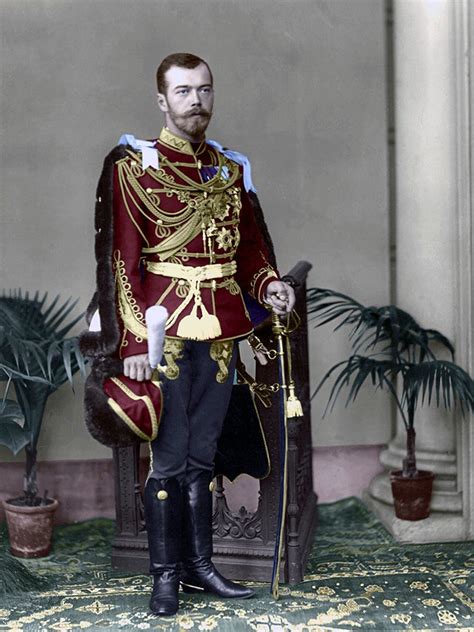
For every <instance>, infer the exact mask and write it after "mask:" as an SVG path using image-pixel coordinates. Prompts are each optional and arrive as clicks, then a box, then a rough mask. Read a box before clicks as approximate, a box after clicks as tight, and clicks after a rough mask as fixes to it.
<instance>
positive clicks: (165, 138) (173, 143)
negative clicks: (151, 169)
mask: <svg viewBox="0 0 474 632" xmlns="http://www.w3.org/2000/svg"><path fill="white" fill-rule="evenodd" d="M159 141H160V142H161V143H164V144H165V145H168V147H171V148H172V149H175V150H178V151H181V152H182V153H183V154H188V155H190V156H194V154H195V151H194V148H193V145H192V144H191V143H190V142H189V141H188V140H185V139H184V138H181V137H180V136H177V135H176V134H173V132H171V131H170V130H169V129H168V128H167V127H163V129H162V130H161V132H160V136H159ZM202 142H205V141H202Z"/></svg>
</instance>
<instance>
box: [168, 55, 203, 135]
mask: <svg viewBox="0 0 474 632" xmlns="http://www.w3.org/2000/svg"><path fill="white" fill-rule="evenodd" d="M165 77H166V84H167V88H166V94H158V106H159V108H160V110H161V111H162V112H164V113H165V121H166V126H167V127H168V128H169V129H170V130H171V131H172V132H174V133H177V134H178V135H179V136H182V137H183V138H186V139H187V140H201V139H202V138H203V136H204V132H205V131H206V129H207V126H208V125H209V121H210V120H211V115H212V107H213V104H214V92H213V89H212V80H211V75H210V73H209V70H208V68H207V66H206V65H205V64H199V66H196V68H180V67H178V66H172V67H171V68H170V69H169V70H168V71H167V72H166V75H165Z"/></svg>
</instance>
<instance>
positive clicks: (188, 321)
mask: <svg viewBox="0 0 474 632" xmlns="http://www.w3.org/2000/svg"><path fill="white" fill-rule="evenodd" d="M146 267H147V270H149V271H150V272H151V273H152V274H160V275H162V276H166V277H175V278H178V279H185V280H186V281H188V282H189V292H188V294H187V296H186V297H185V298H184V300H183V302H182V303H181V305H179V307H178V308H177V309H175V311H174V312H173V313H172V314H171V315H170V316H169V317H168V320H167V321H166V329H169V328H170V327H172V326H173V325H174V324H175V323H176V321H177V319H178V318H179V316H180V315H181V313H182V311H183V310H184V309H185V308H186V307H187V306H188V305H189V303H190V302H191V301H192V300H193V299H194V306H193V309H192V311H191V313H190V314H189V315H188V316H185V317H184V318H183V319H182V320H181V321H180V323H179V325H178V331H177V333H178V336H180V337H182V338H190V339H191V340H209V339H210V338H216V337H217V336H220V335H221V333H222V329H221V326H220V323H219V319H218V318H217V316H215V315H214V314H209V312H208V311H207V309H206V307H205V305H203V303H202V298H201V282H202V281H208V280H211V279H222V278H223V277H227V276H232V275H234V274H235V273H236V271H237V263H236V262H235V261H229V262H228V263H210V264H209V265H207V266H196V267H193V266H185V265H181V264H180V263H171V262H167V261H162V262H158V261H147V262H146ZM198 308H199V309H200V310H201V316H200V317H199V316H198V315H197V310H198Z"/></svg>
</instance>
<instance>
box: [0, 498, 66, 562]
mask: <svg viewBox="0 0 474 632" xmlns="http://www.w3.org/2000/svg"><path fill="white" fill-rule="evenodd" d="M47 501H48V504H47V505H39V506H38V507H28V506H26V505H22V504H20V503H19V499H16V498H9V499H8V500H4V501H3V503H2V504H3V508H4V510H5V515H6V518H7V526H8V535H9V540H10V551H11V552H12V554H13V555H16V556H17V557H44V556H46V555H48V554H49V552H50V550H51V538H52V534H53V521H54V512H55V511H56V509H57V507H58V501H57V500H55V499H54V498H48V499H47ZM17 503H18V504H17Z"/></svg>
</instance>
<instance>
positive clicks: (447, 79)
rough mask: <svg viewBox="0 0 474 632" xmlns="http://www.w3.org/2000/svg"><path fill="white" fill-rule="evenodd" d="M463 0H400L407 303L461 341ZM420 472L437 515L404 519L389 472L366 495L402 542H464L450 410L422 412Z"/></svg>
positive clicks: (402, 242) (398, 291)
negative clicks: (428, 474) (459, 52)
mask: <svg viewBox="0 0 474 632" xmlns="http://www.w3.org/2000/svg"><path fill="white" fill-rule="evenodd" d="M455 2H456V0H394V28H393V33H394V65H395V86H394V88H395V156H396V158H395V161H396V163H395V168H396V274H395V277H396V288H395V295H396V296H395V301H396V303H397V305H398V306H399V307H400V308H402V309H405V310H406V311H408V312H409V313H411V314H412V315H413V316H414V317H415V318H416V319H417V320H418V322H419V323H420V324H421V325H422V326H424V327H427V328H432V329H438V330H439V331H441V332H442V333H443V334H444V335H446V336H447V337H448V338H449V339H450V340H451V341H453V342H454V343H455V340H454V338H455V332H456V299H457V291H456V283H457V267H456V266H457V259H456V239H457V220H456V217H457V215H456V204H457V197H456V195H457V194H456V184H457V158H456V156H457V154H456V152H457V133H456V132H457V127H456V125H457V123H456V90H455V87H456V63H455V62H456V49H455V36H454V33H455V7H454V4H455ZM415 429H416V432H417V461H418V468H419V469H427V470H432V471H434V472H435V473H436V477H435V483H434V493H433V499H432V504H431V507H432V515H431V516H430V518H428V519H427V520H422V521H419V522H408V521H403V520H399V519H397V518H395V516H394V512H393V507H392V506H391V505H392V504H393V499H392V494H391V489H390V480H389V474H388V471H387V472H385V473H384V474H381V475H380V476H378V477H376V478H375V479H374V480H373V481H372V483H371V485H370V489H369V494H368V495H366V499H367V500H368V502H369V504H370V506H371V507H372V508H373V509H374V510H375V511H376V512H377V513H378V514H379V516H380V517H381V518H382V520H383V521H384V523H385V524H386V526H387V527H388V528H389V529H390V530H391V531H392V533H393V534H394V536H395V537H396V538H397V539H399V540H403V541H411V542H426V541H441V540H451V539H460V538H462V537H463V523H462V516H461V513H462V498H461V494H460V492H459V490H458V481H457V473H458V468H457V459H456V450H455V445H456V431H455V430H456V429H455V420H454V419H453V415H452V414H450V413H447V412H446V411H445V410H444V409H442V408H441V409H437V408H436V407H435V406H431V407H430V408H428V407H424V408H421V407H419V408H418V410H417V413H416V419H415ZM405 444H406V433H405V430H404V426H403V423H402V422H401V420H400V419H398V420H397V428H396V433H395V436H394V438H393V439H392V441H391V442H390V444H389V446H388V448H387V449H386V450H385V451H384V452H383V453H382V455H381V461H382V463H383V465H384V466H386V468H387V470H390V469H400V467H401V461H402V458H403V456H404V453H405Z"/></svg>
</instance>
